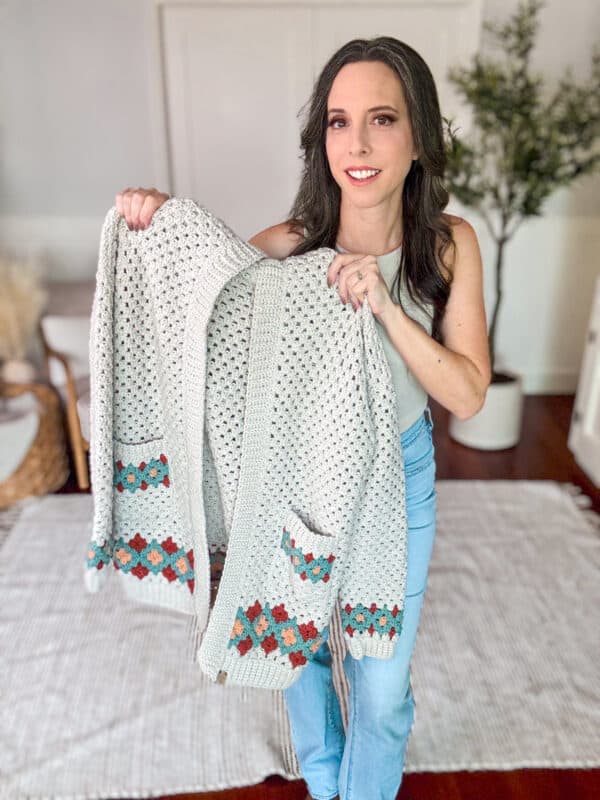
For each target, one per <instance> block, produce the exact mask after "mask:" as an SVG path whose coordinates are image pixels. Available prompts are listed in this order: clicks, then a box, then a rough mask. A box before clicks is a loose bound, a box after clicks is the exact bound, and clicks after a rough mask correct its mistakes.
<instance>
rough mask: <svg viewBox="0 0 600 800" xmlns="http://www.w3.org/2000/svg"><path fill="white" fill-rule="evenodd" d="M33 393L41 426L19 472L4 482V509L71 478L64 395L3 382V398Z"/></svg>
mask: <svg viewBox="0 0 600 800" xmlns="http://www.w3.org/2000/svg"><path fill="white" fill-rule="evenodd" d="M26 392H31V393H32V394H33V395H35V398H36V400H37V412H38V416H39V426H38V430H37V433H36V436H35V439H34V440H33V443H32V445H31V447H30V448H29V450H28V452H27V454H26V456H25V458H24V459H23V461H22V462H21V464H19V466H18V467H17V469H16V470H15V472H13V474H12V475H11V476H10V477H9V478H7V479H6V480H5V481H4V482H3V483H0V509H2V508H8V506H10V505H12V504H13V503H16V502H17V500H21V499H22V498H24V497H28V496H30V495H44V494H48V493H49V492H54V491H56V490H57V489H60V488H61V486H64V484H65V483H66V482H67V479H68V477H69V462H68V458H67V451H66V448H65V434H64V425H63V416H62V408H61V403H60V396H59V395H58V394H57V392H56V391H55V390H54V389H53V388H52V387H51V386H46V385H45V384H43V383H6V382H4V381H1V380H0V397H7V398H8V397H18V396H19V395H22V394H25V393H26Z"/></svg>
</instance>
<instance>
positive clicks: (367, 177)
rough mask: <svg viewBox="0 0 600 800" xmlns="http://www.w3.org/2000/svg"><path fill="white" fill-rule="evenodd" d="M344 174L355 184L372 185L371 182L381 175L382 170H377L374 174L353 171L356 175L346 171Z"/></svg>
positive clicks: (368, 171) (366, 171)
mask: <svg viewBox="0 0 600 800" xmlns="http://www.w3.org/2000/svg"><path fill="white" fill-rule="evenodd" d="M344 172H345V173H346V175H347V176H348V178H349V179H350V181H351V182H352V183H353V184H357V185H359V184H364V183H370V182H371V181H374V180H375V178H377V176H378V175H380V174H381V170H380V169H379V170H377V171H376V172H373V171H372V170H352V172H354V175H351V174H350V172H349V171H348V170H344Z"/></svg>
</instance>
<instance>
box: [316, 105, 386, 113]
mask: <svg viewBox="0 0 600 800" xmlns="http://www.w3.org/2000/svg"><path fill="white" fill-rule="evenodd" d="M367 110H368V111H393V112H394V113H395V114H397V113H398V112H397V111H396V109H395V108H394V107H393V106H374V107H373V108H369V109H367ZM327 113H328V114H333V113H336V114H344V113H345V111H344V109H343V108H330V109H329V110H328V111H327Z"/></svg>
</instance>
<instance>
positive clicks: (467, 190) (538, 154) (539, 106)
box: [444, 0, 600, 382]
mask: <svg viewBox="0 0 600 800" xmlns="http://www.w3.org/2000/svg"><path fill="white" fill-rule="evenodd" d="M543 5H544V2H542V0H525V2H522V3H520V5H519V6H518V8H517V10H516V11H515V13H514V15H513V16H512V17H511V18H509V19H508V21H507V22H505V23H504V24H499V25H498V24H492V23H489V22H488V23H484V29H485V30H487V31H488V32H489V33H490V34H491V35H492V38H493V39H494V40H495V41H496V42H497V43H498V44H499V46H500V48H501V50H502V57H501V59H500V60H493V59H491V58H483V57H482V56H481V55H479V54H477V55H476V56H475V57H474V59H473V62H472V66H470V67H468V68H460V67H459V68H452V69H450V70H449V72H448V79H449V80H450V82H451V83H452V84H453V85H455V86H456V87H457V90H458V93H459V95H460V96H462V97H463V98H464V99H465V100H466V101H467V103H468V104H469V105H470V107H471V109H472V111H473V131H472V133H471V134H470V136H469V138H468V140H467V139H466V138H464V137H459V136H458V133H457V130H456V129H454V128H453V119H450V120H448V119H446V118H445V117H444V124H445V129H446V133H447V141H448V167H447V171H446V185H447V187H448V189H449V191H450V192H451V193H452V194H453V195H454V196H455V197H456V198H457V199H458V200H459V201H460V202H461V203H463V204H464V205H465V206H469V207H471V208H473V209H474V210H475V211H477V212H478V213H479V214H480V215H481V217H482V218H483V220H484V221H485V223H486V226H487V228H488V230H489V231H490V234H491V236H492V238H493V239H494V242H495V244H496V264H495V279H496V280H495V290H496V301H495V305H494V310H493V314H492V320H491V324H490V329H489V333H488V339H489V347H490V358H491V363H492V372H493V375H492V382H499V381H502V380H504V379H506V376H504V375H502V374H501V373H499V372H496V370H495V369H494V365H495V352H496V351H495V335H496V325H497V321H498V312H499V309H500V303H501V300H502V265H503V256H504V251H505V246H506V243H507V242H508V241H509V239H510V238H511V237H512V236H513V235H514V233H515V231H516V230H517V228H518V227H519V225H520V224H521V223H522V222H523V220H524V219H526V218H527V217H533V216H541V214H542V205H543V202H544V200H545V199H546V198H547V197H548V196H549V195H550V194H551V193H552V192H553V191H554V190H555V189H557V188H558V187H560V186H568V185H569V184H571V183H572V182H573V181H574V180H575V179H576V178H578V177H579V176H581V175H585V174H588V173H591V172H592V171H594V170H595V169H596V168H597V167H598V165H599V164H600V151H599V149H598V146H597V145H598V141H599V137H600V44H597V45H596V46H595V47H594V51H593V54H592V59H591V77H590V79H589V80H588V81H586V82H583V83H581V84H577V83H576V82H575V80H574V78H573V71H572V68H571V67H568V68H567V69H566V71H565V73H564V75H563V77H562V78H561V79H560V80H559V82H558V85H557V86H556V88H555V90H554V91H553V92H552V93H549V92H544V88H545V87H544V79H543V77H542V76H541V75H539V74H532V72H531V68H530V55H531V51H532V49H533V46H534V39H535V35H536V32H537V28H538V12H539V10H540V8H542V6H543Z"/></svg>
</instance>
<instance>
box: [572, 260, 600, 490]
mask: <svg viewBox="0 0 600 800" xmlns="http://www.w3.org/2000/svg"><path fill="white" fill-rule="evenodd" d="M567 444H568V446H569V449H570V450H571V452H572V453H573V455H574V456H575V461H577V463H578V464H579V466H580V467H581V469H583V470H584V472H586V473H587V474H588V476H589V478H590V479H591V480H592V481H593V482H594V484H595V485H596V486H597V487H598V488H600V275H598V278H597V279H596V293H595V295H594V301H593V303H592V310H591V313H590V322H589V325H588V335H587V341H586V345H585V350H584V352H583V362H582V364H581V372H580V373H579V382H578V385H577V394H576V395H575V405H574V408H573V416H572V418H571V428H570V430H569V440H568V443H567Z"/></svg>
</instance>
